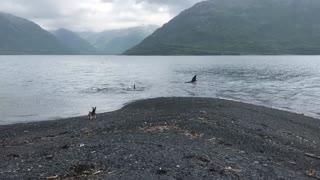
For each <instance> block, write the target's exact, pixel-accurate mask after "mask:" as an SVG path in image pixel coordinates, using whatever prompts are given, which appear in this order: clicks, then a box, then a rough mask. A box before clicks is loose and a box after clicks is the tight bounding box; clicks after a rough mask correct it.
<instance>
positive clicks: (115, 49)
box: [77, 25, 158, 54]
mask: <svg viewBox="0 0 320 180" xmlns="http://www.w3.org/2000/svg"><path fill="white" fill-rule="evenodd" d="M157 28H158V26H155V25H148V26H138V27H132V28H126V29H117V30H106V31H102V32H97V33H95V32H79V33H77V34H78V35H79V36H80V37H81V38H83V39H85V40H86V41H87V42H89V43H90V44H91V45H93V46H94V47H95V48H96V49H97V50H98V51H99V52H100V53H102V54H122V53H123V52H125V51H126V50H128V49H130V48H132V47H134V46H135V45H137V44H139V43H140V42H141V41H142V40H143V39H144V38H146V37H147V36H149V35H150V34H152V33H153V32H154V31H155V30H156V29H157Z"/></svg>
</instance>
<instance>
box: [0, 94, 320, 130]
mask: <svg viewBox="0 0 320 180" xmlns="http://www.w3.org/2000/svg"><path fill="white" fill-rule="evenodd" d="M158 98H207V99H217V100H225V101H231V102H236V103H243V104H247V105H252V106H257V107H262V108H268V109H274V110H279V111H284V112H287V113H292V114H296V115H302V116H305V117H308V118H312V119H316V120H318V121H320V117H317V116H312V113H305V112H300V111H294V110H293V109H292V111H291V110H290V109H286V108H281V107H269V106H264V105H261V104H252V103H250V102H244V101H240V100H235V99H229V98H215V97H201V96H199V97H188V96H186V97H179V96H171V97H154V98H143V99H136V100H131V101H128V102H126V103H123V104H122V106H121V107H120V108H118V109H115V110H111V111H104V112H99V114H106V113H112V112H115V111H119V110H121V109H122V108H124V107H126V106H127V105H130V104H131V103H134V102H137V101H146V100H152V99H158ZM85 116H87V115H79V116H66V117H48V118H46V119H44V120H26V121H23V122H12V123H9V124H0V126H6V125H18V124H27V123H37V122H48V121H59V120H64V119H70V118H80V117H85Z"/></svg>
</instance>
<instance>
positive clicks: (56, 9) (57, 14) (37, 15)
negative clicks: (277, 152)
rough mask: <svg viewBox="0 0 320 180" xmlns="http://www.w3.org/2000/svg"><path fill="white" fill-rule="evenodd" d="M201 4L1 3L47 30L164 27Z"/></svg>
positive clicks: (111, 0)
mask: <svg viewBox="0 0 320 180" xmlns="http://www.w3.org/2000/svg"><path fill="white" fill-rule="evenodd" d="M199 1H201V0H1V1H0V12H1V11H2V12H7V13H10V14H13V15H16V16H20V17H23V18H26V19H29V20H31V21H34V22H36V23H38V24H40V25H41V26H42V27H44V28H46V29H56V28H60V27H63V28H68V29H71V30H93V31H101V30H104V29H117V28H125V27H132V26H136V25H142V24H155V25H158V26H161V25H162V24H163V23H166V22H167V21H168V20H170V18H172V17H173V16H175V15H177V14H178V13H179V12H181V11H182V10H184V9H186V8H188V7H190V6H192V5H193V4H195V3H196V2H199Z"/></svg>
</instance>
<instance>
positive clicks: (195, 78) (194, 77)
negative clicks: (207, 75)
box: [185, 75, 197, 83]
mask: <svg viewBox="0 0 320 180" xmlns="http://www.w3.org/2000/svg"><path fill="white" fill-rule="evenodd" d="M196 81H197V75H195V76H193V78H192V80H191V81H188V82H185V83H195V82H196Z"/></svg>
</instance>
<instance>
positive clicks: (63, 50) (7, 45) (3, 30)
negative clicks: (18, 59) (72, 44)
mask: <svg viewBox="0 0 320 180" xmlns="http://www.w3.org/2000/svg"><path fill="white" fill-rule="evenodd" d="M0 54H6V55H15V54H75V53H74V52H73V51H72V50H71V49H69V48H68V47H66V46H64V45H63V43H62V42H60V41H59V40H58V39H57V38H56V37H55V36H53V35H52V34H51V33H49V32H47V31H46V30H44V29H42V28H41V27H40V26H38V25H37V24H35V23H33V22H31V21H28V20H26V19H23V18H20V17H16V16H13V15H10V14H6V13H0Z"/></svg>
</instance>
